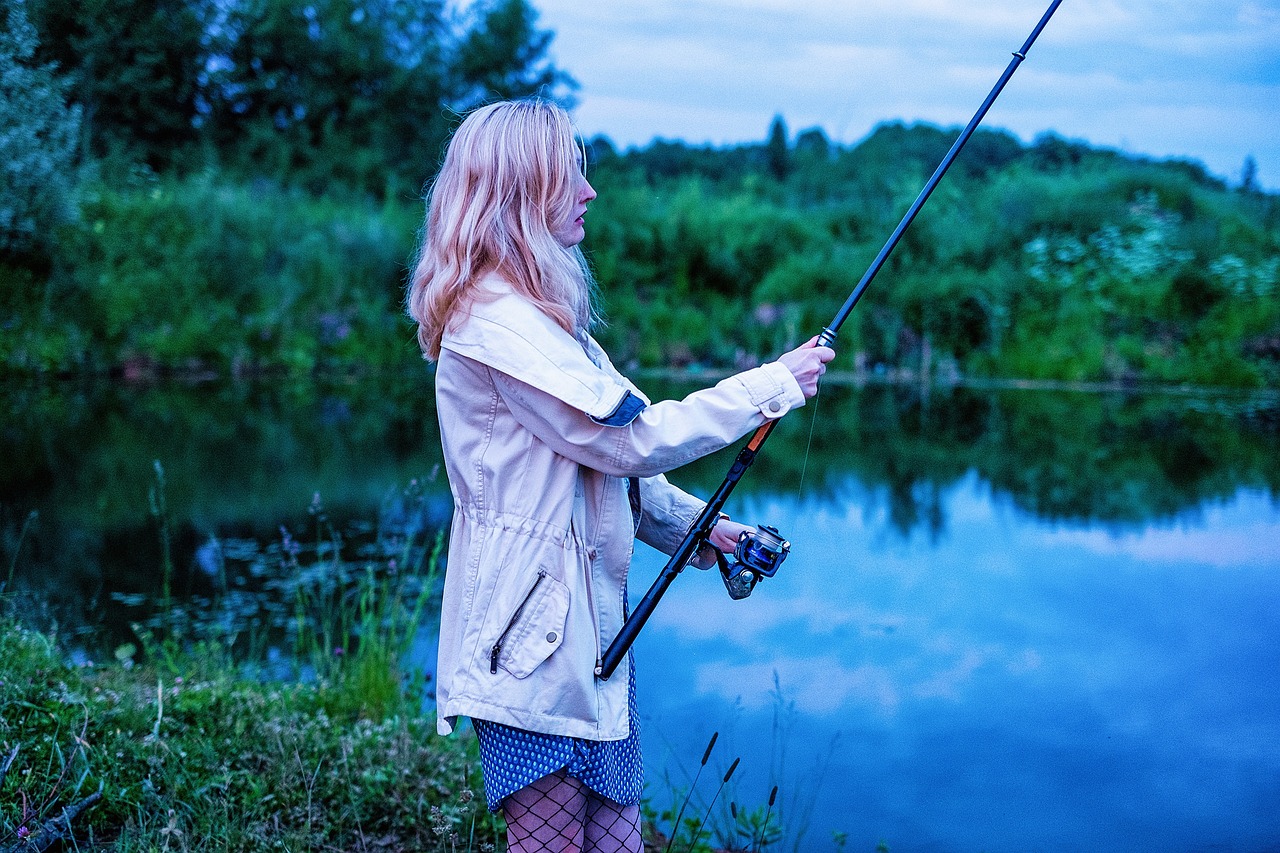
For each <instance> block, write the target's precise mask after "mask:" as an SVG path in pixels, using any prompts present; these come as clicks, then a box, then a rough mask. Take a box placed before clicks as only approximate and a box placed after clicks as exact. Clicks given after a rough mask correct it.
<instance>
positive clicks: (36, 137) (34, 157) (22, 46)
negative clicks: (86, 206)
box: [0, 0, 80, 308]
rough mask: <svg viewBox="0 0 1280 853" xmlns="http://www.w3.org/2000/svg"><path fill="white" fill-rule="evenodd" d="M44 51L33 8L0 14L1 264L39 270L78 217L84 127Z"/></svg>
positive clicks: (10, 8)
mask: <svg viewBox="0 0 1280 853" xmlns="http://www.w3.org/2000/svg"><path fill="white" fill-rule="evenodd" d="M38 46H39V42H38V39H37V35H36V31H35V28H34V27H32V25H31V24H30V22H29V21H28V20H27V13H26V4H25V3H24V2H22V0H16V2H10V3H6V4H5V6H4V9H3V10H0V128H3V130H0V260H4V259H6V258H10V259H14V258H18V259H21V258H26V259H27V263H29V264H32V265H33V266H34V267H35V268H36V269H40V268H42V267H43V266H44V263H45V261H44V260H43V259H47V256H48V254H49V252H50V251H51V250H52V246H53V244H54V242H55V235H56V234H57V233H58V231H59V229H60V228H61V227H62V226H63V225H65V224H66V223H68V222H70V221H71V220H72V219H73V218H74V214H75V201H74V199H75V184H76V168H77V166H76V152H75V146H76V142H77V136H78V134H79V125H80V110H79V108H77V107H68V106H67V103H66V100H65V90H66V88H67V87H66V84H65V82H63V81H61V80H59V79H57V78H56V77H55V74H54V71H55V69H54V67H53V66H51V65H49V64H47V63H41V62H38V61H37V60H36V59H35V56H36V52H37V48H38ZM33 256H35V257H33ZM0 269H3V268H2V267H0ZM32 284H33V283H32V282H27V283H26V286H25V288H24V289H25V290H26V291H27V293H28V297H30V296H31V295H33V294H34V293H35V292H38V291H39V288H38V287H33V286H31V285H32ZM19 286H21V285H19ZM6 295H8V294H6ZM4 307H6V308H10V307H14V308H16V307H17V306H9V305H6V306H4Z"/></svg>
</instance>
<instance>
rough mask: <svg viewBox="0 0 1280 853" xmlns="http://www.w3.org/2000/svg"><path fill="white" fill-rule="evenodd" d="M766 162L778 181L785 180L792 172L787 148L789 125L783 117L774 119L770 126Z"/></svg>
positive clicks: (765, 147) (766, 144) (766, 143)
mask: <svg viewBox="0 0 1280 853" xmlns="http://www.w3.org/2000/svg"><path fill="white" fill-rule="evenodd" d="M764 149H765V162H766V163H768V165H769V172H770V174H772V175H773V176H774V177H775V178H777V179H778V180H780V181H781V180H784V179H785V178H786V177H787V174H788V173H789V172H790V171H791V154H790V151H789V150H788V147H787V124H786V122H784V121H783V120H782V116H780V115H776V116H774V117H773V123H772V124H770V125H769V139H768V141H767V142H765V146H764Z"/></svg>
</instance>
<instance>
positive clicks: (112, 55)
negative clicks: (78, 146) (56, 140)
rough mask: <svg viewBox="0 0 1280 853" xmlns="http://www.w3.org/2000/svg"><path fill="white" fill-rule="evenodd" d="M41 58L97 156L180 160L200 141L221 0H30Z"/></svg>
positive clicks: (166, 161) (153, 160) (160, 160)
mask: <svg viewBox="0 0 1280 853" xmlns="http://www.w3.org/2000/svg"><path fill="white" fill-rule="evenodd" d="M28 2H30V4H31V9H32V20H33V22H34V23H35V25H36V28H37V29H38V30H39V31H40V34H41V49H40V56H41V57H42V58H43V59H44V60H46V61H50V62H54V63H57V66H58V68H59V70H60V71H61V73H62V74H63V75H65V77H66V79H67V81H68V83H69V84H70V86H71V96H72V98H73V100H74V101H75V102H76V103H77V104H79V105H80V106H81V107H82V108H83V109H84V113H85V128H84V129H85V131H86V135H87V141H88V143H89V147H90V150H91V151H92V153H93V154H94V155H95V156H99V157H101V156H104V155H107V154H112V153H114V154H119V155H123V156H126V157H135V156H136V157H143V158H145V159H147V160H148V161H150V162H151V163H153V164H156V165H159V164H161V163H165V164H167V163H169V162H174V161H178V162H180V158H181V157H183V156H185V155H187V154H188V153H189V151H188V148H189V146H190V145H191V144H192V143H193V142H194V141H195V138H196V126H195V122H196V119H197V117H198V116H199V106H200V86H201V81H202V79H203V77H204V72H205V67H206V63H207V61H208V58H209V52H210V46H211V42H210V37H211V36H210V33H211V30H212V28H213V26H214V21H215V14H216V12H217V3H216V2H215V0H158V1H157V0H87V2H86V0H28Z"/></svg>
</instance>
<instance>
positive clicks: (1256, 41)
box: [532, 0, 1280, 190]
mask: <svg viewBox="0 0 1280 853" xmlns="http://www.w3.org/2000/svg"><path fill="white" fill-rule="evenodd" d="M532 2H533V5H534V7H535V8H536V9H537V10H538V11H539V25H540V26H541V27H542V28H544V29H549V30H552V31H553V32H554V33H555V38H554V40H553V42H552V44H551V53H552V57H553V59H554V61H555V62H556V64H557V65H558V66H559V67H560V68H562V69H564V70H566V71H568V72H569V73H570V74H571V75H572V76H573V77H574V78H575V79H576V80H577V81H578V83H579V85H580V88H579V89H578V91H577V101H578V103H577V107H576V108H575V110H574V118H575V119H576V121H577V124H578V126H579V129H580V130H581V131H582V133H583V134H584V135H586V136H588V137H590V136H594V135H596V134H604V135H605V136H607V137H609V138H610V139H612V140H613V141H614V142H615V143H616V144H618V145H620V146H623V147H625V146H630V145H644V144H647V143H648V142H650V141H651V140H653V139H654V138H666V139H682V140H684V141H686V142H689V143H696V144H701V143H711V144H714V145H725V144H731V143H737V142H752V141H760V140H763V139H764V138H765V135H766V132H767V130H768V127H769V124H770V122H771V121H772V119H773V117H774V116H775V115H781V116H782V117H783V119H784V121H785V122H786V124H787V127H788V128H789V130H790V131H791V133H792V134H793V135H794V134H795V133H796V132H798V131H801V130H805V129H808V128H811V127H821V128H822V129H823V130H824V131H825V132H826V133H827V135H828V136H829V137H830V138H831V139H833V140H834V141H837V142H840V143H843V144H853V143H856V142H858V141H859V140H860V139H862V138H863V137H865V136H866V135H867V134H868V133H869V132H870V131H871V130H872V129H873V128H874V127H875V126H876V125H877V124H879V123H881V122H884V121H893V120H902V121H907V122H916V121H923V122H930V123H933V124H937V125H941V126H944V127H951V126H955V127H959V126H962V125H964V124H965V123H966V122H968V121H969V119H970V117H971V116H972V115H973V114H974V112H976V111H977V109H978V107H979V105H980V104H981V103H982V101H983V99H984V98H985V97H986V95H987V93H988V92H989V91H990V90H991V88H992V86H994V85H995V82H996V80H997V79H999V77H1000V74H1001V72H1002V71H1003V70H1004V68H1005V67H1006V66H1007V65H1008V63H1009V61H1010V58H1011V54H1012V52H1013V51H1014V50H1016V49H1017V48H1019V47H1021V45H1022V43H1023V42H1024V41H1025V40H1026V38H1027V36H1028V35H1029V34H1030V33H1031V30H1032V29H1033V28H1034V26H1035V24H1036V22H1037V21H1039V20H1040V17H1041V16H1042V15H1043V14H1044V12H1045V10H1046V9H1047V8H1048V0H628V2H625V3H621V2H615V0H596V2H589V3H583V2H582V0H532ZM983 126H984V127H991V128H1003V129H1005V130H1009V131H1012V132H1013V133H1014V134H1016V135H1017V136H1018V137H1019V138H1020V139H1022V140H1023V141H1024V142H1030V141H1031V140H1032V139H1034V138H1035V137H1036V136H1037V135H1039V134H1041V133H1044V132H1046V131H1052V132H1055V133H1057V134H1059V135H1061V136H1065V137H1068V138H1071V139H1079V140H1084V141H1086V142H1088V143H1090V144H1092V145H1095V146H1101V147H1107V148H1116V149H1119V150H1121V151H1125V152H1128V153H1132V154H1137V155H1145V156H1151V157H1157V158H1165V157H1179V158H1189V159H1193V160H1198V161H1200V162H1202V163H1203V164H1204V165H1205V166H1206V167H1208V169H1209V171H1210V172H1212V173H1213V174H1215V175H1217V176H1219V177H1221V178H1225V179H1227V180H1228V181H1230V182H1231V183H1232V184H1235V183H1237V182H1238V181H1239V180H1240V177H1241V169H1242V166H1243V164H1244V160H1245V158H1246V156H1252V157H1253V158H1254V160H1255V162H1256V164H1257V169H1258V171H1257V179H1258V180H1259V182H1260V183H1261V184H1262V186H1264V187H1266V188H1268V189H1270V190H1280V0H1127V1H1126V2H1121V0H1065V2H1063V3H1062V5H1061V6H1060V7H1059V8H1058V10H1057V12H1056V13H1055V14H1054V16H1053V19H1052V20H1051V21H1050V22H1049V24H1048V26H1047V27H1046V28H1045V30H1044V32H1043V33H1042V34H1041V36H1040V38H1039V40H1038V41H1037V42H1036V43H1035V45H1034V46H1033V47H1032V49H1031V50H1030V51H1029V52H1028V54H1027V59H1026V61H1025V62H1023V63H1022V64H1021V66H1020V67H1019V69H1018V71H1017V73H1016V74H1014V76H1013V79H1012V80H1011V81H1010V82H1009V84H1008V86H1007V87H1006V88H1005V90H1004V92H1003V94H1001V96H1000V98H999V100H997V101H996V103H995V106H994V107H993V108H992V110H991V112H990V113H988V115H987V117H986V119H985V121H984V122H983Z"/></svg>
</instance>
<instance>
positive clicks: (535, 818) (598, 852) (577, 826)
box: [502, 770, 644, 853]
mask: <svg viewBox="0 0 1280 853" xmlns="http://www.w3.org/2000/svg"><path fill="white" fill-rule="evenodd" d="M502 814H503V817H504V818H506V821H507V848H508V850H509V851H510V852H511V853H533V851H543V850H546V851H551V853H642V851H643V849H644V845H643V842H642V840H641V836H640V806H639V805H631V806H622V805H619V804H617V803H615V802H614V801H613V800H610V799H608V798H607V797H602V796H600V795H599V794H597V793H596V792H595V791H592V790H591V789H590V788H588V787H587V786H586V785H583V784H582V783H581V782H580V781H578V780H577V779H576V778H574V777H573V776H570V775H568V774H567V773H565V771H564V770H557V771H556V772H555V773H552V774H550V775H547V776H543V777H542V778H541V779H539V780H538V781H536V782H534V783H532V784H530V785H526V786H525V787H523V788H521V789H520V790H519V791H516V792H515V793H514V794H511V795H509V796H508V797H507V798H506V799H504V800H503V801H502Z"/></svg>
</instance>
